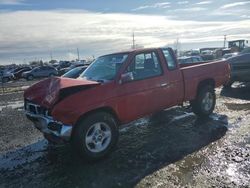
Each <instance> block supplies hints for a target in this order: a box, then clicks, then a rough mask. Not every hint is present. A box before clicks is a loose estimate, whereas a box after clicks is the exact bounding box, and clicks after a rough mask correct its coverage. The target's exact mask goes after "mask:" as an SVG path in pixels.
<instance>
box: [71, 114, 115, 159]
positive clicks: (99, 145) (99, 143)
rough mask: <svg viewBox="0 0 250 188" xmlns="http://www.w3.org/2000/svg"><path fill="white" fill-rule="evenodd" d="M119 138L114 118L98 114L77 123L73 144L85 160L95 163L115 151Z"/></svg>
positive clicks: (109, 115)
mask: <svg viewBox="0 0 250 188" xmlns="http://www.w3.org/2000/svg"><path fill="white" fill-rule="evenodd" d="M118 136H119V132H118V127H117V123H116V121H115V119H114V117H113V116H112V115H111V114H109V113H106V112H98V113H95V114H91V115H89V116H88V117H87V118H84V119H82V120H80V121H79V122H78V123H77V125H76V128H75V130H74V131H73V134H72V144H73V147H74V148H75V149H76V150H77V152H78V153H79V154H80V155H81V156H82V157H83V158H84V159H86V160H88V161H95V160H99V159H101V158H103V157H105V156H106V155H108V154H109V153H110V152H111V151H112V150H113V149H114V147H115V146H116V143H117V141H118Z"/></svg>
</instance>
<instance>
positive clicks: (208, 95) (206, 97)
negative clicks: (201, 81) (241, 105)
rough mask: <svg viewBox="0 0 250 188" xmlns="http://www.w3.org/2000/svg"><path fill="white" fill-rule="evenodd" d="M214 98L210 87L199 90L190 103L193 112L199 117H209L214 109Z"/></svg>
mask: <svg viewBox="0 0 250 188" xmlns="http://www.w3.org/2000/svg"><path fill="white" fill-rule="evenodd" d="M215 103H216V96H215V92H214V88H213V87H212V86H210V85H208V86H203V87H202V88H201V89H199V91H198V94H197V97H196V99H195V100H193V101H191V106H192V110H193V112H194V113H195V114H196V115H198V116H201V117H207V116H209V115H210V114H211V113H212V112H213V110H214V107H215Z"/></svg>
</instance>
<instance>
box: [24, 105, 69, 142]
mask: <svg viewBox="0 0 250 188" xmlns="http://www.w3.org/2000/svg"><path fill="white" fill-rule="evenodd" d="M25 114H26V116H27V118H28V119H29V120H31V121H32V122H33V123H34V125H35V127H36V128H37V129H38V130H40V131H41V132H42V133H43V134H44V137H45V138H46V139H47V140H49V141H52V142H55V143H64V142H68V141H69V140H70V137H71V132H72V126H71V125H66V124H63V123H61V122H57V121H55V120H54V119H53V118H52V117H50V116H46V115H42V114H34V113H31V112H29V111H27V110H26V111H25Z"/></svg>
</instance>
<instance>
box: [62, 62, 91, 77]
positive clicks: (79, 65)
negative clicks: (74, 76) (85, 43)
mask: <svg viewBox="0 0 250 188" xmlns="http://www.w3.org/2000/svg"><path fill="white" fill-rule="evenodd" d="M82 66H86V67H88V65H83V64H72V65H71V66H70V67H67V68H64V69H60V70H58V76H62V75H64V74H65V73H67V72H68V71H70V70H72V69H74V68H76V67H82Z"/></svg>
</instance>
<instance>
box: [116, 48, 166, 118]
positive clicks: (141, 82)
mask: <svg viewBox="0 0 250 188" xmlns="http://www.w3.org/2000/svg"><path fill="white" fill-rule="evenodd" d="M122 75H130V77H131V79H129V80H128V81H125V82H123V83H121V84H120V85H119V87H118V88H117V93H118V96H120V97H119V99H118V102H117V107H118V108H119V111H120V112H121V113H122V114H121V116H122V117H123V119H126V120H134V119H137V118H139V117H142V116H144V115H146V114H150V113H152V112H155V111H158V110H160V108H161V107H162V106H163V104H162V101H163V100H164V98H165V94H164V93H163V92H162V88H163V87H165V85H164V84H165V81H166V79H165V76H164V72H163V68H162V64H161V62H160V60H159V56H158V54H157V51H146V52H143V53H138V54H136V55H135V56H134V59H133V61H132V62H130V64H129V65H128V67H127V68H126V70H125V71H124V73H123V74H122Z"/></svg>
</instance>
